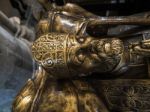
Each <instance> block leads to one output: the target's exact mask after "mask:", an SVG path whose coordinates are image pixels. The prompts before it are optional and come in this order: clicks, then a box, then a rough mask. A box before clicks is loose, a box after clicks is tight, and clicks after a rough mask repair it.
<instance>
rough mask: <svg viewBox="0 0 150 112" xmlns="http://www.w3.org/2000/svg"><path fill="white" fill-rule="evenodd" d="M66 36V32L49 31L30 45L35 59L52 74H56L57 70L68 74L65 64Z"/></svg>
mask: <svg viewBox="0 0 150 112" xmlns="http://www.w3.org/2000/svg"><path fill="white" fill-rule="evenodd" d="M67 38H68V35H66V34H57V33H55V34H54V33H50V34H46V35H43V36H41V37H40V38H39V39H37V40H36V41H35V42H34V44H33V46H32V53H33V56H34V58H35V60H36V61H37V62H38V63H39V64H40V65H42V66H43V67H44V68H45V69H46V70H48V71H49V72H50V73H52V74H58V72H59V71H61V72H62V73H63V74H64V73H66V74H68V68H67V64H66V43H67ZM57 71H58V72H57ZM59 74H60V72H59Z"/></svg>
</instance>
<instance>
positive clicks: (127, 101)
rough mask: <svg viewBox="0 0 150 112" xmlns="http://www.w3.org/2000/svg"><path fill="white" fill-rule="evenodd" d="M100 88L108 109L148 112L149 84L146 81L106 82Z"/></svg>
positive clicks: (149, 109)
mask: <svg viewBox="0 0 150 112" xmlns="http://www.w3.org/2000/svg"><path fill="white" fill-rule="evenodd" d="M102 86H103V92H104V93H103V94H104V96H105V98H106V101H107V103H108V105H109V107H110V109H116V110H120V111H138V112H149V111H150V82H149V81H148V80H138V82H137V80H121V81H119V80H117V81H106V82H103V85H102Z"/></svg>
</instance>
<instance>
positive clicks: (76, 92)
mask: <svg viewBox="0 0 150 112" xmlns="http://www.w3.org/2000/svg"><path fill="white" fill-rule="evenodd" d="M40 2H41V3H42V4H43V6H44V7H45V8H46V10H48V11H47V12H46V14H45V15H46V16H43V17H42V19H41V20H40V21H39V24H38V26H37V39H36V41H35V42H34V43H33V45H32V54H33V58H34V60H35V61H36V62H37V64H38V70H37V71H36V73H34V74H35V77H34V78H32V79H29V80H28V82H27V83H26V85H25V86H24V87H23V88H22V90H21V91H20V92H19V94H18V95H17V96H16V98H15V101H14V103H13V108H12V111H13V112H148V111H150V88H149V87H150V86H149V85H150V81H149V80H148V77H149V72H148V71H149V56H150V40H149V35H146V34H141V35H132V36H131V37H128V38H120V37H119V36H118V37H117V36H116V37H111V38H110V37H107V32H108V27H105V25H107V24H111V25H114V24H115V25H117V24H119V25H120V24H127V25H128V24H129V25H131V24H132V25H136V24H138V25H142V24H143V25H146V24H149V21H150V20H149V19H146V18H143V19H140V20H139V21H133V18H129V17H127V18H124V19H122V20H119V21H115V18H114V19H112V18H111V20H112V21H107V22H108V23H107V22H106V21H105V22H104V21H103V22H104V23H100V22H99V20H98V18H99V17H98V16H96V15H94V14H92V13H90V12H87V11H86V10H84V9H82V8H80V7H79V6H77V5H73V4H69V5H66V6H56V5H55V4H53V5H52V4H48V3H47V2H46V0H43V1H42V0H40ZM76 8H77V10H76ZM69 9H70V10H69ZM79 12H82V13H81V14H79V15H78V13H79ZM83 12H84V13H83ZM94 20H96V21H94ZM107 20H110V19H109V18H108V19H107ZM127 20H130V21H127ZM144 20H145V21H144ZM103 25H104V26H103ZM91 26H92V27H91ZM95 26H100V27H99V29H98V30H96V31H98V32H99V31H102V32H100V33H96V35H95V36H94V33H93V35H92V36H91V35H90V34H89V33H88V30H87V28H93V27H95ZM101 28H102V29H101ZM103 28H104V29H103ZM91 31H92V32H94V29H91ZM135 70H136V71H135ZM137 79H139V80H137Z"/></svg>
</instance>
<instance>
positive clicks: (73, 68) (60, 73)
mask: <svg viewBox="0 0 150 112" xmlns="http://www.w3.org/2000/svg"><path fill="white" fill-rule="evenodd" d="M32 52H33V57H34V59H35V60H36V61H37V62H38V63H39V65H41V66H42V67H43V68H44V69H45V70H46V71H47V72H48V73H50V74H51V75H52V76H54V77H73V76H75V75H80V74H85V75H86V74H89V73H92V72H98V73H107V72H113V71H114V70H115V68H117V66H118V65H119V63H120V60H121V58H122V55H123V43H122V41H121V40H119V39H116V38H106V39H100V38H94V37H78V36H76V35H70V34H61V33H48V34H44V35H42V36H40V37H39V38H38V39H37V40H36V41H35V42H34V43H33V46H32Z"/></svg>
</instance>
